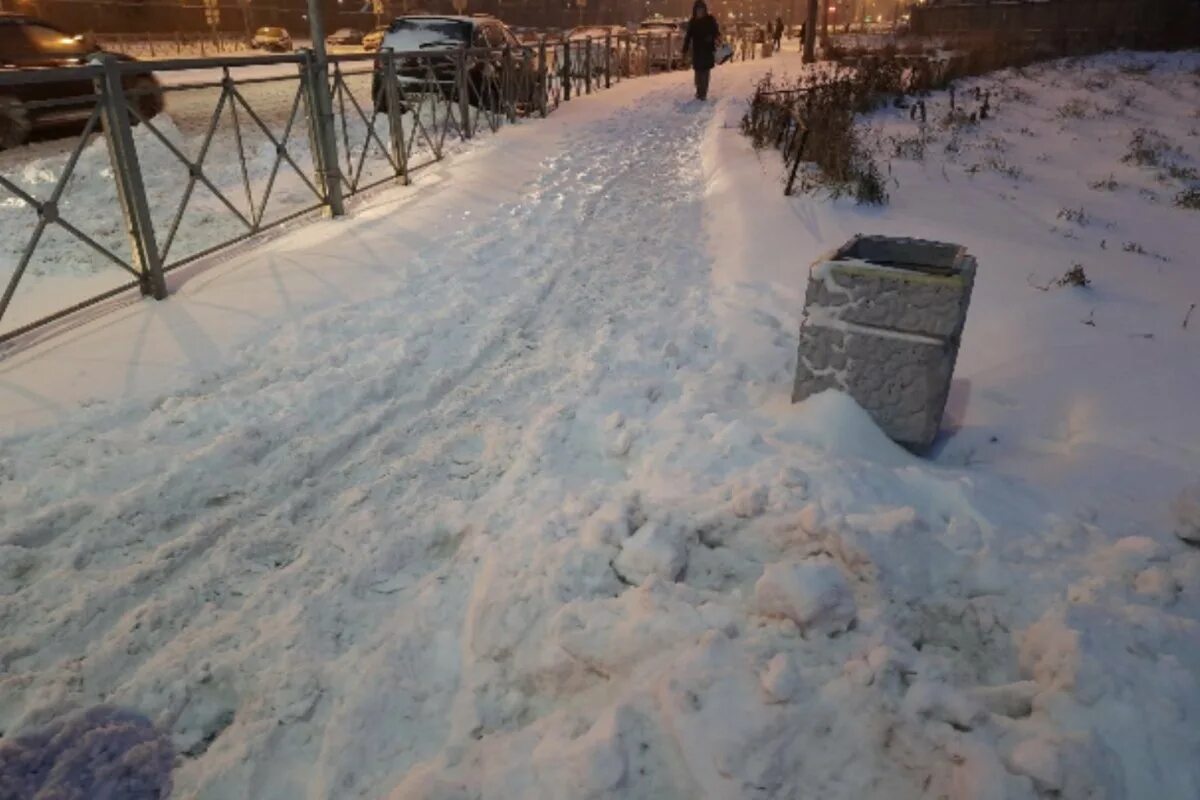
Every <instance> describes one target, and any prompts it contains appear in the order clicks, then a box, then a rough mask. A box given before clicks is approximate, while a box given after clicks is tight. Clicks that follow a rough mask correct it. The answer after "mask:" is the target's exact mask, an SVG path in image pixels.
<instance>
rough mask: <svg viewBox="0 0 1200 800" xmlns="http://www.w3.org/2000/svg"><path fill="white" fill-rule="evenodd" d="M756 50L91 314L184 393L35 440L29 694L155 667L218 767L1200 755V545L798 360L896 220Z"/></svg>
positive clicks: (487, 773)
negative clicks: (805, 333) (874, 228)
mask: <svg viewBox="0 0 1200 800" xmlns="http://www.w3.org/2000/svg"><path fill="white" fill-rule="evenodd" d="M760 71H761V67H757V66H755V65H753V64H746V65H738V66H737V67H736V68H723V69H722V70H719V71H718V72H717V74H716V76H715V78H716V80H715V82H714V84H715V85H714V94H717V95H718V96H720V97H721V99H720V100H718V101H717V102H716V103H714V104H709V105H704V106H697V105H694V104H692V103H689V102H687V101H685V98H686V96H687V77H688V76H686V75H676V76H664V77H662V78H656V79H651V80H648V81H646V82H644V83H640V84H639V83H637V82H633V83H631V84H629V85H625V86H621V87H618V88H616V89H613V90H612V91H611V92H610V93H605V94H603V95H600V96H599V97H597V98H590V99H588V100H586V101H584V102H581V103H579V104H576V105H573V106H571V107H568V108H565V109H561V110H560V111H559V112H556V114H555V115H554V116H553V117H551V118H550V119H548V120H546V121H544V122H538V123H534V124H533V125H529V126H519V127H517V128H515V129H513V130H511V131H506V132H504V133H503V134H501V135H500V136H498V137H496V138H495V139H494V140H493V142H492V143H491V144H485V145H482V146H481V147H480V149H479V150H478V151H475V152H472V153H466V154H464V155H462V156H461V158H459V157H456V158H459V163H458V165H457V166H455V165H450V166H448V167H447V168H446V169H447V174H450V173H453V171H454V170H459V171H460V173H461V174H458V175H457V176H455V177H454V179H453V180H451V179H448V178H445V179H443V178H444V176H443V175H441V174H439V173H436V172H435V173H433V174H432V176H431V177H430V178H429V179H428V183H427V184H426V185H424V186H420V187H417V188H416V190H415V191H414V192H411V193H406V192H404V191H401V192H396V193H391V194H388V195H386V196H384V197H382V198H380V199H379V200H378V201H377V202H375V203H373V204H371V205H369V206H368V207H367V208H365V209H363V210H362V211H360V213H359V215H357V216H355V217H353V218H350V219H347V220H344V221H338V222H321V223H316V224H313V225H311V226H308V227H307V228H305V229H304V230H302V231H299V232H297V233H294V234H292V235H290V236H287V237H283V238H281V239H279V240H277V241H275V242H272V243H270V244H268V245H267V246H265V247H263V248H261V249H260V250H258V251H255V253H254V254H252V255H251V256H249V257H246V258H243V259H240V260H239V259H238V258H235V259H234V260H233V261H232V262H231V265H230V266H228V268H227V269H226V270H225V271H222V269H221V268H216V269H214V270H213V272H212V273H208V274H206V273H203V272H201V273H199V275H198V276H197V277H194V278H192V279H191V280H190V281H189V282H188V283H185V284H184V286H183V287H182V289H181V290H180V292H179V293H178V294H177V295H176V296H175V297H173V298H172V299H171V300H170V301H169V302H168V303H162V304H151V303H143V304H139V305H138V306H137V307H136V308H133V309H127V310H126V313H125V315H124V316H122V317H120V319H117V320H115V321H113V322H111V323H105V324H103V325H93V326H90V327H89V326H84V327H82V328H81V329H80V334H79V336H80V338H86V339H88V345H89V346H90V348H91V350H88V349H87V348H85V347H82V346H80V345H78V344H70V345H67V346H64V348H63V349H64V350H71V349H72V348H74V352H76V353H78V352H81V351H82V352H83V353H84V354H85V356H87V357H91V358H93V359H94V363H87V362H86V361H85V359H84V358H83V357H78V356H76V357H75V358H77V360H74V361H68V362H65V363H68V364H70V367H71V369H70V370H68V369H64V371H66V372H71V370H73V369H78V370H79V371H80V374H86V375H92V376H95V375H97V374H99V373H100V372H101V371H103V369H104V365H105V364H106V363H117V364H124V363H125V361H124V360H126V359H127V360H128V361H129V362H130V363H137V364H139V365H141V366H147V365H148V368H150V372H151V378H152V379H151V380H148V381H146V383H147V384H149V385H155V381H156V380H157V381H158V385H160V386H162V387H163V388H162V389H161V390H160V391H161V392H162V394H161V397H159V398H157V399H154V400H152V401H149V402H147V401H146V400H145V399H144V391H145V385H143V384H141V383H139V382H138V380H137V379H138V378H140V377H141V376H133V377H130V376H131V375H132V371H131V370H129V368H128V367H126V370H127V371H126V372H124V373H122V375H123V376H124V378H125V381H126V383H128V384H130V385H133V384H136V387H135V388H132V389H131V388H129V386H126V387H118V391H117V392H116V393H115V396H116V397H120V398H121V399H120V401H119V402H114V403H110V404H101V405H95V406H94V407H90V408H85V409H82V410H75V409H71V408H69V407H66V408H63V409H60V410H57V411H56V412H55V414H56V417H55V418H56V421H57V424H56V425H54V426H52V427H49V428H46V429H42V430H35V431H26V432H22V433H19V434H15V435H10V436H7V437H5V438H0V447H3V451H2V455H3V458H2V459H0V731H4V732H5V733H6V734H7V733H8V732H10V731H20V730H23V729H27V728H29V727H30V726H33V725H35V724H37V723H39V722H42V721H44V720H46V719H49V718H50V717H52V716H54V715H55V714H58V713H61V712H63V711H66V710H68V709H71V708H75V707H79V706H89V705H92V704H95V703H99V702H106V703H113V704H116V705H119V706H126V707H130V708H133V709H137V710H140V711H142V712H144V713H146V714H147V715H149V716H150V717H151V718H152V719H153V720H154V722H155V723H156V724H158V725H159V726H161V728H162V729H164V730H166V731H169V732H170V734H171V736H172V739H173V740H174V743H175V745H176V748H177V750H178V751H179V753H180V754H181V757H180V758H179V761H178V764H177V767H176V770H175V774H174V777H175V785H176V794H175V796H177V797H180V798H205V799H206V800H226V799H227V798H242V797H245V798H254V799H255V800H275V799H276V798H278V800H285V799H286V800H294V798H301V797H303V798H312V799H313V800H318V799H319V800H325V798H339V800H340V799H341V798H352V797H363V798H381V797H390V798H393V799H394V800H410V799H412V798H429V799H430V800H433V798H439V799H440V798H479V799H480V800H482V798H485V797H486V798H504V799H507V798H522V799H524V798H563V799H564V800H567V799H568V798H570V799H571V800H574V798H580V797H595V798H614V799H615V798H621V799H622V800H630V799H631V798H645V799H646V800H650V799H651V798H653V799H654V800H663V799H666V798H701V797H704V798H730V799H731V800H732V799H733V798H738V799H739V800H740V799H741V798H750V797H761V798H791V797H820V798H830V799H833V800H840V799H841V798H846V799H847V800H849V799H850V798H855V799H856V800H857V799H858V798H868V797H872V798H873V797H887V798H918V797H931V796H932V797H940V796H945V797H951V798H955V800H984V798H1030V799H1031V800H1032V798H1039V797H1041V798H1044V797H1049V796H1060V797H1063V798H1082V797H1089V796H1090V797H1098V796H1102V795H1103V796H1110V797H1120V796H1130V797H1143V796H1155V797H1161V798H1164V800H1174V798H1190V797H1193V796H1195V793H1196V791H1195V790H1196V789H1197V787H1200V767H1198V766H1196V765H1195V764H1194V759H1193V758H1192V756H1193V755H1194V753H1195V751H1196V749H1197V747H1200V732H1198V731H1197V730H1196V729H1195V726H1194V725H1191V724H1190V723H1191V720H1193V719H1194V718H1195V717H1196V716H1198V715H1200V691H1198V688H1197V678H1196V675H1197V674H1200V648H1198V647H1197V646H1196V641H1197V637H1198V635H1200V625H1198V623H1197V620H1196V614H1195V612H1194V611H1193V610H1191V609H1192V608H1193V604H1194V600H1195V598H1196V597H1197V596H1200V569H1198V568H1197V565H1198V559H1197V553H1196V551H1194V550H1188V549H1186V548H1185V547H1184V546H1183V545H1181V544H1179V543H1178V542H1175V541H1174V540H1172V539H1171V538H1170V537H1169V535H1167V536H1164V535H1160V534H1161V533H1162V532H1161V531H1154V530H1147V532H1146V535H1144V536H1126V537H1124V538H1121V537H1120V536H1119V535H1118V534H1114V532H1113V531H1112V530H1106V529H1104V528H1103V526H1102V525H1101V524H1099V523H1098V522H1097V520H1096V519H1095V518H1094V516H1088V515H1087V514H1086V513H1078V514H1077V513H1075V510H1074V509H1073V508H1069V507H1068V508H1063V507H1061V505H1060V504H1058V503H1056V498H1054V497H1051V496H1048V495H1047V493H1045V492H1043V491H1040V489H1039V487H1037V486H1035V485H1030V484H1029V483H1022V482H1017V481H1013V480H1011V479H1010V478H1007V477H1005V476H1004V475H1002V474H998V473H997V472H995V471H991V470H988V469H982V468H971V467H970V466H963V467H957V466H956V467H953V468H949V467H946V466H938V465H937V464H931V463H929V462H926V461H922V460H920V459H916V458H914V457H912V456H911V455H909V454H907V453H906V452H904V451H901V450H899V449H898V448H896V447H894V446H893V445H892V444H891V443H890V442H888V441H886V440H885V439H884V438H883V437H882V435H881V434H880V433H879V432H878V430H876V429H875V428H874V427H873V426H872V425H871V424H870V423H869V421H867V420H866V419H865V418H864V417H863V415H862V413H861V411H859V410H858V409H857V408H856V407H854V406H853V404H851V403H849V402H847V401H846V400H845V399H844V398H839V397H837V396H822V397H818V398H814V399H813V400H811V401H809V402H808V403H806V404H804V405H803V406H800V407H795V406H792V405H791V404H789V403H788V402H787V397H788V391H789V385H790V378H791V369H792V366H793V357H794V348H795V335H796V334H795V331H796V327H797V324H798V321H799V320H798V313H799V308H800V306H799V296H798V293H797V289H799V288H800V287H801V286H802V284H803V271H802V269H801V270H800V272H799V273H796V271H795V265H796V264H800V265H803V264H806V263H808V262H809V261H811V259H812V257H813V256H814V255H815V253H813V252H808V249H811V248H815V247H818V246H820V243H821V242H822V241H824V240H826V239H830V238H839V237H843V236H844V234H845V233H846V231H844V230H843V229H842V228H843V227H844V226H849V225H857V224H862V223H863V222H864V219H867V218H866V217H864V216H863V215H860V214H858V213H857V212H855V214H853V215H846V218H844V219H842V218H839V217H838V216H837V214H838V213H844V210H839V209H836V208H833V207H831V206H830V205H829V204H828V203H826V202H825V201H823V200H817V199H811V198H802V199H800V200H797V201H795V202H796V205H790V204H788V203H787V201H785V200H784V199H783V198H782V197H780V196H779V194H778V187H777V186H776V185H775V184H774V183H773V182H772V181H773V180H774V177H772V178H771V180H766V179H764V178H763V177H762V175H763V174H765V171H766V170H767V169H768V167H763V166H762V164H766V163H767V162H766V161H765V160H764V162H762V164H759V166H758V167H756V166H755V164H756V163H758V162H756V161H755V157H754V154H753V153H751V152H749V149H748V148H747V147H746V146H745V143H744V142H743V141H742V140H741V139H740V138H738V137H737V135H736V133H734V132H733V131H731V130H729V129H728V126H729V125H731V124H736V119H737V116H738V114H739V113H740V108H741V106H740V100H741V97H743V96H745V93H746V91H747V88H748V86H749V83H750V81H751V80H752V78H753V76H754V74H755V73H756V72H760ZM769 166H770V168H773V164H772V165H769ZM771 174H772V176H774V173H771ZM939 180H940V178H939ZM439 181H440V182H439ZM413 197H419V198H421V203H420V204H416V203H409V202H408V201H407V200H406V199H405V198H409V199H411V198H413ZM760 198H761V203H762V207H761V213H760V208H759V206H758V205H757V201H758V200H759V199H760ZM768 223H769V224H768ZM881 224H882V221H881ZM889 224H895V225H901V224H903V221H902V220H901V221H893V222H891V223H889ZM772 226H773V227H772ZM781 232H782V234H783V235H781V237H780V238H779V239H775V238H772V237H773V236H774V235H775V234H777V233H781ZM756 236H761V239H760V240H755V237H756ZM781 242H784V243H785V245H782V246H781ZM791 246H794V247H795V250H794V251H792V250H791V249H789V248H790V247H791ZM771 271H775V272H777V273H778V275H779V276H780V278H779V280H777V281H771V280H767V279H765V278H764V276H765V275H767V274H768V273H770V272H771ZM297 276H300V277H297ZM1019 277H1020V280H1021V281H1023V280H1024V276H1019ZM997 280H999V278H997ZM222 285H223V286H224V287H225V288H224V289H223V290H222V291H223V294H219V293H218V292H217V290H218V288H219V287H220V286H222ZM272 291H273V292H274V293H273V294H272ZM260 293H261V294H262V295H263V296H269V297H271V298H274V299H275V300H276V301H277V302H278V303H279V307H278V308H274V307H272V308H269V309H264V308H260V307H259V305H256V304H261V303H263V302H264V300H263V298H262V297H259V296H258V294H260ZM239 295H245V296H246V300H245V305H239ZM983 310H984V312H985V313H984V318H985V319H990V316H989V314H988V313H986V306H985V307H984V309H983ZM222 327H227V328H229V329H230V330H228V331H223V330H218V329H220V328H222ZM222 337H224V338H222ZM239 337H240V339H239ZM164 341H166V342H167V344H169V345H170V346H178V347H180V348H181V349H182V351H183V357H181V358H179V359H178V360H179V362H181V363H183V364H184V366H185V367H186V369H183V368H179V367H178V364H175V363H174V362H171V366H172V368H179V371H180V372H181V373H182V378H181V377H180V375H177V374H174V373H169V372H168V370H167V368H166V367H165V366H163V365H165V364H168V362H170V359H168V358H167V357H166V356H164V355H163V353H164V352H166V351H164V350H161V349H160V350H155V349H154V348H156V347H159V348H161V347H163V346H164V345H163V342H164ZM238 341H246V342H248V344H246V345H245V346H242V347H238V345H237V342H238ZM131 342H132V344H131ZM1181 346H1182V345H1181ZM122 347H124V348H130V347H132V348H133V356H132V357H128V358H127V353H126V351H125V350H122V349H120V348H122ZM231 348H232V349H233V355H229V354H228V353H229V350H230V349H231ZM143 350H144V351H145V352H143ZM146 353H150V354H151V355H149V356H148V355H146ZM60 355H61V354H60V353H59V352H57V351H55V350H52V349H51V350H48V351H42V352H36V353H33V354H31V355H30V356H27V357H26V358H25V360H23V361H22V362H21V363H20V364H18V365H16V366H14V367H11V368H10V369H9V372H8V373H7V375H9V376H11V381H10V383H8V384H4V383H3V377H4V375H5V373H0V386H2V387H4V388H7V389H8V391H9V392H10V394H7V395H5V396H6V397H10V396H13V395H15V390H14V388H13V387H17V388H21V387H26V386H31V385H34V384H32V383H29V382H28V380H27V379H28V378H29V376H31V375H34V374H35V373H36V368H37V367H38V365H39V364H44V363H47V360H48V359H52V358H56V357H59V356H60ZM106 358H107V359H110V361H109V362H106V361H105V359H106ZM39 359H40V360H39ZM56 363H58V364H62V363H64V361H62V360H60V361H58V362H56ZM153 368H158V369H161V371H160V372H153ZM961 368H962V369H970V368H971V365H969V364H968V365H964V366H962V367H961ZM89 370H90V371H89ZM188 370H190V371H191V376H190V377H189V374H188ZM168 374H170V375H171V376H172V380H166V379H163V376H164V375H168ZM72 379H73V380H79V378H78V376H70V375H68V376H66V377H62V378H60V380H62V381H63V382H64V383H68V384H69V382H70V380H72ZM22 381H26V382H22ZM180 383H182V386H183V388H182V389H179V390H176V389H175V388H174V386H175V385H177V384H180ZM122 390H123V391H124V394H122ZM98 393H101V392H100V391H99V390H98ZM30 394H35V395H36V393H35V392H31V393H30ZM47 395H49V396H53V395H52V393H50V392H49V391H47ZM64 405H65V406H69V403H64ZM14 416H15V415H14Z"/></svg>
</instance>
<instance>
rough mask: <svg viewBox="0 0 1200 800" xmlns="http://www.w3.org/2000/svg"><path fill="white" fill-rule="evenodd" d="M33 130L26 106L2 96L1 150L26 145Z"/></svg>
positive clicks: (16, 100)
mask: <svg viewBox="0 0 1200 800" xmlns="http://www.w3.org/2000/svg"><path fill="white" fill-rule="evenodd" d="M32 130H33V124H32V123H31V122H30V120H29V110H28V109H26V108H25V104H24V103H22V102H21V101H20V100H18V99H17V98H15V97H5V96H3V95H0V150H7V149H8V148H10V147H20V146H21V145H23V144H25V142H27V141H28V140H29V133H30V131H32Z"/></svg>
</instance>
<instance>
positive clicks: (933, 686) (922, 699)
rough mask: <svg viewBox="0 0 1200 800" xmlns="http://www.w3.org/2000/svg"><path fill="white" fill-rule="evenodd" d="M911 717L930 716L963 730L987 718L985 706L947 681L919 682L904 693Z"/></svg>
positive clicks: (906, 709) (967, 729)
mask: <svg viewBox="0 0 1200 800" xmlns="http://www.w3.org/2000/svg"><path fill="white" fill-rule="evenodd" d="M904 710H905V712H906V713H908V715H909V716H913V717H929V718H931V719H936V720H938V721H940V722H945V723H947V724H948V725H951V726H952V727H954V728H956V729H958V730H960V731H969V730H971V729H972V728H974V727H975V724H976V723H977V722H978V721H979V720H980V719H981V718H982V717H983V709H982V708H981V707H980V706H979V705H977V704H976V703H975V702H974V701H972V700H971V698H969V697H968V696H966V695H964V694H963V693H962V692H959V691H956V690H955V689H953V688H951V687H949V686H947V685H946V684H944V683H935V682H933V681H919V682H917V683H914V684H913V685H912V688H910V689H909V690H908V694H906V695H905V696H904Z"/></svg>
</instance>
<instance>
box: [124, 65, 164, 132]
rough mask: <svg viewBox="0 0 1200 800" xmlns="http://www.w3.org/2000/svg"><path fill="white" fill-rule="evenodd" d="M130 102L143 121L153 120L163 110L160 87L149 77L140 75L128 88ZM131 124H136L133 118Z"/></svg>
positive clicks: (135, 119)
mask: <svg viewBox="0 0 1200 800" xmlns="http://www.w3.org/2000/svg"><path fill="white" fill-rule="evenodd" d="M129 94H130V100H131V102H132V103H133V105H134V106H135V107H136V108H137V110H138V113H139V114H141V115H142V118H143V119H154V118H155V117H157V116H158V114H159V112H161V111H162V110H163V95H162V87H160V86H159V85H158V81H156V80H154V78H151V77H150V76H149V75H140V76H138V77H137V78H135V79H134V81H133V84H132V85H131V86H130V88H129ZM132 122H134V124H136V123H137V122H138V120H137V118H136V117H135V118H134V119H133V120H132Z"/></svg>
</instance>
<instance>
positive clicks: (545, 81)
mask: <svg viewBox="0 0 1200 800" xmlns="http://www.w3.org/2000/svg"><path fill="white" fill-rule="evenodd" d="M549 76H550V71H549V70H548V69H547V68H546V37H545V36H544V35H543V36H541V37H539V39H538V80H539V82H540V84H541V88H540V89H539V90H538V103H539V105H540V106H541V112H542V116H543V117H545V116H546V106H548V105H549V104H550V80H549Z"/></svg>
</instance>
